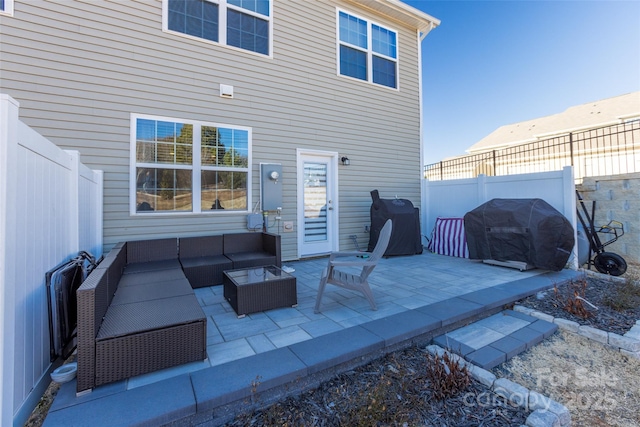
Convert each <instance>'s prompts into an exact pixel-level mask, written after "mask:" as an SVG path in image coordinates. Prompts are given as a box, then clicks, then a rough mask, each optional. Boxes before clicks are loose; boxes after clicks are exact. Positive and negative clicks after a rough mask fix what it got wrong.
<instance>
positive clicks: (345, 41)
mask: <svg viewBox="0 0 640 427" xmlns="http://www.w3.org/2000/svg"><path fill="white" fill-rule="evenodd" d="M338 72H339V74H341V75H343V76H348V77H353V78H355V79H359V80H365V81H368V82H371V83H376V84H379V85H383V86H388V87H392V88H397V87H398V45H397V33H396V32H395V31H392V30H390V29H388V28H385V27H382V26H380V25H377V24H374V23H372V22H370V21H367V20H365V19H362V18H359V17H357V16H355V15H352V14H349V13H346V12H343V11H340V10H339V11H338Z"/></svg>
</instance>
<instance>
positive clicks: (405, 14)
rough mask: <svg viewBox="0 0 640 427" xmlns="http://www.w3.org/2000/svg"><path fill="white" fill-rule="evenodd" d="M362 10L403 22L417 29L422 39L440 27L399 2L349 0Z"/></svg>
mask: <svg viewBox="0 0 640 427" xmlns="http://www.w3.org/2000/svg"><path fill="white" fill-rule="evenodd" d="M349 1H350V2H351V3H355V4H357V5H359V6H360V7H362V8H363V9H369V10H372V11H375V12H377V13H381V14H384V15H386V16H388V17H390V18H392V19H395V20H397V21H400V22H403V23H404V24H407V25H410V26H412V27H414V28H416V29H418V30H419V31H420V32H421V33H422V37H423V38H424V37H425V36H426V35H427V34H428V33H429V31H431V30H433V29H434V28H435V27H437V26H438V25H440V20H439V19H436V18H434V17H433V16H431V15H429V14H426V13H424V12H422V11H421V10H418V9H416V8H414V7H411V6H409V5H408V4H406V3H403V2H401V1H400V0H349Z"/></svg>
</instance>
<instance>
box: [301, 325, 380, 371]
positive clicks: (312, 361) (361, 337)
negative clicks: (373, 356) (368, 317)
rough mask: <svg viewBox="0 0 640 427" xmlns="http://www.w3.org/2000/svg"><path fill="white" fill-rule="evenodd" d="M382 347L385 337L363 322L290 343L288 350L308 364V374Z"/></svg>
mask: <svg viewBox="0 0 640 427" xmlns="http://www.w3.org/2000/svg"><path fill="white" fill-rule="evenodd" d="M383 348H384V340H383V339H382V338H380V337H379V336H377V335H375V334H373V333H372V332H370V331H368V330H367V329H365V328H363V327H362V326H361V325H360V326H353V327H351V328H347V329H343V330H341V331H337V332H332V333H330V334H326V335H322V336H319V337H317V338H314V339H312V340H308V341H302V342H299V343H296V344H292V345H290V346H289V349H290V350H291V351H292V352H293V353H294V354H295V355H296V356H297V357H298V358H299V359H300V360H301V361H302V363H304V364H305V365H306V366H307V369H308V373H309V374H314V373H316V372H319V371H322V370H325V369H328V368H331V367H333V366H335V365H339V364H342V363H345V362H348V361H351V360H353V359H355V358H358V357H361V356H365V355H367V354H369V353H373V352H374V351H376V350H381V349H383Z"/></svg>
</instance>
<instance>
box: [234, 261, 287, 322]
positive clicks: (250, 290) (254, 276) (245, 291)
mask: <svg viewBox="0 0 640 427" xmlns="http://www.w3.org/2000/svg"><path fill="white" fill-rule="evenodd" d="M222 283H223V286H224V298H225V299H226V300H227V301H229V303H230V304H231V307H233V309H234V310H235V311H236V313H237V314H238V317H244V316H245V315H246V314H249V313H256V312H258V311H265V310H271V309H273V308H280V307H295V306H297V305H298V297H297V292H296V278H295V277H293V276H292V275H290V274H289V273H285V272H284V271H282V270H281V269H280V268H278V267H276V266H273V265H270V266H267V267H252V268H243V269H240V270H229V271H225V272H224V277H223V282H222Z"/></svg>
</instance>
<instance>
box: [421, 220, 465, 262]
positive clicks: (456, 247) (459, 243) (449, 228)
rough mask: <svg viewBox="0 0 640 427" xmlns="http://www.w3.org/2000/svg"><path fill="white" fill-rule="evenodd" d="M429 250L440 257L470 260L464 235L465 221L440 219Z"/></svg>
mask: <svg viewBox="0 0 640 427" xmlns="http://www.w3.org/2000/svg"><path fill="white" fill-rule="evenodd" d="M427 249H429V251H431V252H434V253H436V254H440V255H449V256H456V257H459V258H469V249H468V248H467V239H466V237H465V235H464V219H463V218H440V217H438V218H437V219H436V225H435V227H433V231H432V232H431V241H429V246H428V247H427Z"/></svg>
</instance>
